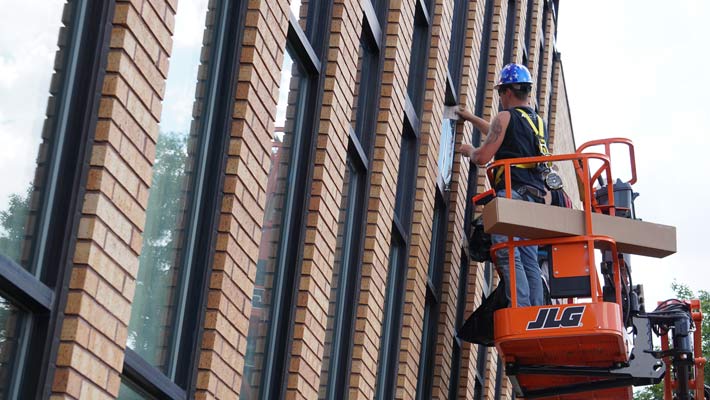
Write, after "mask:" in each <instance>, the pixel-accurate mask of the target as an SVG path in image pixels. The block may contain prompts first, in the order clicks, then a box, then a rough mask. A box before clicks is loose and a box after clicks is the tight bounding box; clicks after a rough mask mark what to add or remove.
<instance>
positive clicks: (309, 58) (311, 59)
mask: <svg viewBox="0 0 710 400" xmlns="http://www.w3.org/2000/svg"><path fill="white" fill-rule="evenodd" d="M288 42H289V44H290V45H291V48H292V49H293V51H294V52H295V53H296V57H297V58H298V59H299V60H300V61H301V65H302V66H303V68H304V69H305V70H306V72H307V73H308V74H312V75H319V74H320V71H321V62H320V59H319V58H318V55H317V54H316V51H315V49H314V48H313V46H312V45H311V42H310V41H309V40H308V37H307V36H306V33H305V32H303V29H301V25H300V24H299V23H298V18H296V16H295V15H293V13H292V12H289V14H288Z"/></svg>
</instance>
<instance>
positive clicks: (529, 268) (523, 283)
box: [491, 189, 543, 307]
mask: <svg viewBox="0 0 710 400" xmlns="http://www.w3.org/2000/svg"><path fill="white" fill-rule="evenodd" d="M497 195H498V197H505V189H503V190H499V191H498V193H497ZM512 197H513V199H515V200H523V201H531V202H534V201H535V200H534V198H533V197H531V196H530V195H527V194H526V195H525V196H521V195H520V194H519V193H518V192H516V191H515V190H513V195H512ZM514 240H521V239H520V238H518V237H516V238H514ZM507 241H508V236H504V235H491V242H492V243H493V244H496V243H502V242H507ZM496 258H497V259H498V262H497V263H496V265H497V267H498V269H499V270H500V271H501V272H502V273H503V279H505V285H506V295H507V297H508V304H511V302H510V268H509V265H508V249H507V248H503V249H500V250H498V251H497V252H496ZM515 286H516V293H517V297H518V307H529V306H541V305H543V295H542V275H541V271H540V264H538V261H537V246H525V247H516V248H515Z"/></svg>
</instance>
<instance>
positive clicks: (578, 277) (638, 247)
mask: <svg viewBox="0 0 710 400" xmlns="http://www.w3.org/2000/svg"><path fill="white" fill-rule="evenodd" d="M612 146H615V148H617V147H625V148H626V150H627V154H628V159H629V161H630V171H631V179H630V180H628V181H626V182H622V181H621V180H617V181H616V182H615V181H614V178H615V177H614V176H613V174H612V160H611V148H612ZM599 147H603V149H604V150H603V152H591V151H590V149H595V148H599ZM615 154H616V153H615ZM561 161H566V162H571V163H572V164H573V165H574V167H575V171H576V174H577V178H578V183H579V187H580V194H581V196H582V200H583V210H581V211H580V210H572V209H566V208H559V207H550V206H546V205H541V204H535V203H529V202H522V201H514V200H512V199H511V193H512V191H511V188H512V186H511V179H510V176H511V174H510V168H511V167H512V166H514V165H516V164H530V163H543V162H545V163H549V162H561ZM597 165H600V166H599V167H598V168H596V166H597ZM592 166H594V167H595V168H592ZM498 168H502V169H503V171H504V174H503V175H504V177H505V188H506V193H507V195H506V198H496V199H494V200H492V201H491V202H489V203H488V204H487V205H486V206H485V208H484V212H483V223H484V226H485V228H486V232H488V233H497V234H504V235H508V241H507V242H504V243H499V244H497V245H494V246H492V247H491V250H490V252H491V253H490V254H491V258H492V259H493V260H495V253H496V251H497V250H499V249H502V248H507V249H508V250H509V251H508V255H509V265H511V266H512V265H515V261H514V252H513V251H512V250H514V248H515V247H519V246H529V245H537V246H540V248H545V247H547V249H548V250H549V254H550V256H549V265H548V267H549V278H548V279H547V284H548V287H549V289H548V290H549V298H550V299H551V301H549V302H550V303H551V304H549V305H544V306H533V307H518V306H517V298H516V297H517V296H516V288H515V282H516V278H515V274H516V271H515V268H510V283H509V284H510V286H511V288H510V297H511V303H512V306H511V307H509V308H503V309H500V310H498V311H496V312H495V314H494V327H495V329H494V341H495V347H496V348H497V349H498V352H499V354H500V356H501V357H502V359H503V360H504V363H505V368H506V373H507V375H508V377H509V378H510V379H511V381H512V383H513V387H514V391H515V393H516V396H517V397H519V398H525V399H559V400H562V399H565V400H572V399H580V400H581V399H585V400H586V399H631V398H632V389H631V388H632V386H640V385H649V384H655V383H659V382H661V381H662V380H663V381H664V383H665V384H664V389H665V393H664V399H666V400H672V399H679V400H684V399H703V398H704V393H703V389H704V385H703V366H704V363H705V360H704V359H703V358H702V353H701V350H700V349H701V348H700V346H701V340H700V327H701V323H700V322H701V319H702V315H701V313H700V303H699V301H698V300H693V301H691V302H681V301H677V300H669V301H667V302H663V303H661V304H660V305H659V307H658V308H657V309H656V310H655V311H652V312H646V311H645V310H644V304H643V288H642V286H641V285H636V286H634V285H633V284H632V278H631V267H630V263H629V256H628V255H629V254H640V255H646V256H653V257H664V256H666V255H669V254H672V253H673V252H675V228H673V227H667V226H663V225H658V224H652V223H649V222H644V221H640V220H637V219H636V218H635V211H634V209H633V198H634V197H635V195H634V194H633V193H632V192H631V189H630V188H631V185H633V184H634V183H635V182H636V180H637V178H636V166H635V156H634V147H633V144H632V142H631V141H630V140H628V139H621V138H612V139H604V140H597V141H592V142H588V143H585V144H584V145H582V146H580V147H579V149H578V150H577V152H576V153H574V154H564V155H551V156H539V157H531V158H517V159H506V160H501V161H496V162H494V163H493V164H491V165H490V166H489V168H488V171H487V173H488V177H489V179H490V180H491V181H493V174H494V171H495V170H497V169H498ZM614 182H615V183H614ZM485 195H487V197H490V193H486V194H485ZM480 198H481V196H477V198H476V199H474V201H476V200H478V199H480ZM513 236H520V237H526V238H528V239H525V240H520V241H513ZM595 249H598V250H600V251H601V254H602V260H601V263H600V268H599V269H597V267H596V265H597V264H596V261H595V251H594V250H595ZM543 275H544V274H543ZM654 334H655V335H657V336H659V337H661V339H662V348H661V350H660V351H655V350H654V348H653V342H652V337H653V335H654Z"/></svg>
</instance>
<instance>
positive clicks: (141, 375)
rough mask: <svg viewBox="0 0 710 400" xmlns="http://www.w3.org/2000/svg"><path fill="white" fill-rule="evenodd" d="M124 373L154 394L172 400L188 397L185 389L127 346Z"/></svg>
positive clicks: (181, 399) (182, 399)
mask: <svg viewBox="0 0 710 400" xmlns="http://www.w3.org/2000/svg"><path fill="white" fill-rule="evenodd" d="M123 375H125V376H126V377H127V378H128V379H130V380H132V381H134V382H136V383H138V384H140V387H141V388H142V389H144V390H146V391H147V392H149V393H151V394H152V395H154V396H158V397H160V398H168V399H171V400H184V399H187V395H186V393H185V390H183V389H182V388H181V387H180V386H178V385H176V384H175V382H173V381H172V380H170V379H169V378H168V377H167V376H165V374H163V372H162V371H160V370H159V369H157V368H155V367H154V366H152V365H151V364H150V363H149V362H148V361H146V360H145V359H144V358H143V357H141V356H140V355H139V354H138V353H136V352H135V351H133V350H131V349H129V348H126V352H125V355H124V359H123Z"/></svg>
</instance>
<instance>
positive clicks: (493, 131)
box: [486, 117, 503, 143]
mask: <svg viewBox="0 0 710 400" xmlns="http://www.w3.org/2000/svg"><path fill="white" fill-rule="evenodd" d="M501 133H503V126H502V125H501V123H500V118H497V117H496V118H493V122H492V123H491V128H490V129H489V130H488V135H486V143H493V142H497V141H498V138H500V135H501Z"/></svg>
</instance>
